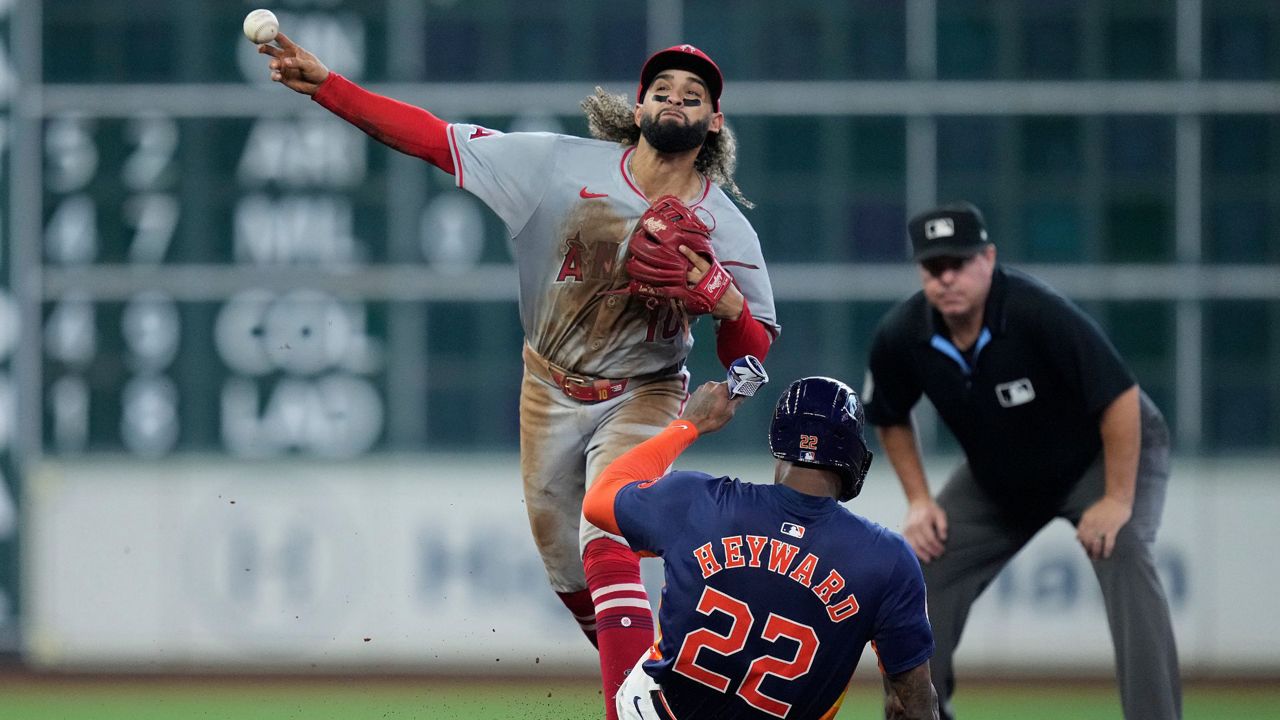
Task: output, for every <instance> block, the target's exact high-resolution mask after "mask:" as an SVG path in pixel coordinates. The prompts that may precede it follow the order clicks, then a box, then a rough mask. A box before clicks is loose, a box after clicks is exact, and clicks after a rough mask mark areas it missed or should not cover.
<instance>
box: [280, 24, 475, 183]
mask: <svg viewBox="0 0 1280 720" xmlns="http://www.w3.org/2000/svg"><path fill="white" fill-rule="evenodd" d="M276 43H277V44H278V45H279V47H276V46H275V45H259V46H258V52H260V53H262V54H264V55H270V56H271V62H269V63H268V67H269V68H270V69H271V79H272V80H274V81H275V82H278V83H280V84H281V85H284V86H285V87H287V88H289V89H290V90H293V91H294V92H299V93H302V94H303V95H309V96H311V99H312V100H315V101H316V102H317V103H319V104H320V105H321V106H323V107H324V108H326V109H327V110H329V111H330V112H332V113H333V114H334V115H337V116H338V117H340V118H342V119H343V120H346V121H347V122H349V123H351V124H352V125H355V126H356V127H358V128H360V129H361V130H363V131H364V132H366V133H368V135H369V136H370V137H372V138H373V139H375V140H377V141H378V142H380V143H383V144H384V145H387V146H389V147H391V148H394V149H396V150H399V151H400V152H402V153H405V154H407V155H413V156H414V157H420V158H422V159H423V160H426V161H427V162H429V163H431V164H432V165H435V166H436V167H438V168H440V169H441V170H444V171H445V172H447V173H449V174H450V175H452V174H453V173H454V166H453V157H452V156H451V155H450V154H449V124H448V123H446V122H445V121H443V120H441V119H440V118H438V117H436V116H435V115H432V114H431V113H429V112H427V111H426V110H423V109H422V108H420V107H415V106H413V105H409V104H407V103H402V102H400V101H399V100H393V99H391V98H389V97H384V96H382V95H378V94H376V93H371V92H369V91H368V90H365V89H364V88H362V87H360V86H359V85H356V84H355V83H353V82H351V81H350V80H348V79H346V78H345V77H343V76H341V75H339V74H338V73H335V72H332V71H330V70H329V68H327V67H325V65H324V63H322V62H320V59H319V58H317V57H316V56H315V55H312V54H311V53H309V52H307V51H306V50H305V49H303V48H302V47H301V46H300V45H298V44H296V43H294V42H293V41H292V40H290V39H289V37H288V36H287V35H285V34H284V33H279V34H278V35H276Z"/></svg>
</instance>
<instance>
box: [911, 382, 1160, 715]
mask: <svg viewBox="0 0 1280 720" xmlns="http://www.w3.org/2000/svg"><path fill="white" fill-rule="evenodd" d="M1168 480H1169V430H1168V427H1167V426H1166V425H1165V422H1164V418H1162V417H1161V416H1160V413H1159V411H1158V410H1157V409H1156V408H1155V406H1154V405H1153V404H1152V403H1151V402H1150V400H1149V399H1148V398H1147V397H1146V396H1145V395H1143V397H1142V450H1141V455H1140V457H1139V461H1138V483H1137V489H1136V496H1135V498H1134V505H1133V516H1132V517H1131V518H1130V520H1129V522H1128V523H1127V524H1126V525H1125V526H1124V527H1123V528H1121V530H1120V533H1119V535H1118V536H1117V538H1116V546H1115V550H1114V552H1113V553H1112V555H1111V557H1110V558H1108V559H1106V560H1098V561H1094V562H1093V571H1094V574H1096V575H1097V577H1098V583H1099V585H1100V587H1101V589H1102V597H1103V601H1104V604H1105V606H1106V611H1107V623H1108V625H1109V626H1110V629H1111V639H1112V642H1113V644H1114V647H1115V659H1116V676H1117V680H1118V684H1119V687H1120V702H1121V706H1122V707H1123V709H1124V716H1125V718H1126V719H1127V720H1146V719H1148V718H1149V719H1151V720H1176V719H1177V718H1181V717H1182V682H1181V679H1180V677H1179V673H1178V653H1177V648H1176V646H1175V644H1174V636H1173V624H1172V622H1171V620H1170V617H1169V602H1168V600H1167V598H1166V597H1165V593H1164V589H1163V588H1162V586H1161V584H1160V578H1159V577H1158V576H1157V574H1156V566H1155V560H1154V558H1153V555H1152V551H1151V546H1152V544H1153V543H1154V542H1155V537H1156V531H1157V529H1158V528H1159V527H1160V518H1161V515H1162V513H1163V511H1164V500H1165V490H1166V488H1167V486H1168ZM1103 490H1104V477H1103V463H1102V457H1101V454H1099V457H1098V458H1097V460H1095V461H1094V463H1093V464H1092V465H1091V466H1090V467H1089V469H1088V470H1087V471H1085V473H1084V475H1083V476H1082V477H1081V478H1080V481H1079V483H1078V484H1077V485H1076V487H1075V489H1074V490H1072V492H1071V494H1070V495H1069V496H1068V497H1067V499H1066V500H1065V501H1064V502H1063V503H1062V505H1061V507H1060V508H1059V509H1058V511H1057V517H1060V518H1064V519H1066V520H1068V521H1070V522H1071V524H1072V525H1075V524H1077V523H1078V522H1079V520H1080V516H1081V515H1082V514H1083V513H1084V511H1085V510H1086V509H1088V507H1089V506H1090V505H1092V504H1093V503H1094V502H1095V501H1096V500H1098V498H1100V497H1102V494H1103ZM937 501H938V504H939V505H940V506H941V507H942V509H943V510H945V511H946V513H947V527H948V534H947V542H946V549H945V551H944V552H943V554H942V556H941V557H939V558H937V559H935V560H933V561H932V562H930V563H921V568H922V569H923V570H924V579H925V584H926V586H927V587H928V592H929V595H928V598H929V599H928V604H929V620H930V622H931V623H932V625H933V635H934V640H935V642H936V644H937V649H936V650H935V651H934V654H933V659H932V660H931V665H930V671H931V673H932V675H933V682H934V685H935V686H936V687H937V690H938V699H939V701H940V704H941V710H942V713H941V715H942V717H943V718H945V719H946V720H954V718H955V714H954V712H953V710H952V708H951V696H952V693H954V691H955V673H954V667H953V665H952V656H953V655H954V653H955V650H956V646H957V645H958V643H959V642H960V636H961V633H962V632H963V631H964V624H965V620H966V619H967V618H968V616H969V608H970V607H971V606H972V605H973V603H974V601H975V600H977V599H978V596H979V595H980V594H981V593H982V591H983V590H985V589H986V587H987V586H988V585H989V584H990V583H991V581H992V580H994V579H995V577H996V575H997V574H999V572H1000V570H1001V568H1003V567H1004V566H1005V565H1006V564H1007V563H1008V562H1009V560H1010V559H1011V558H1013V556H1014V555H1015V554H1016V553H1017V552H1018V551H1019V550H1021V549H1022V547H1023V546H1024V545H1026V544H1027V542H1029V541H1030V540H1031V538H1032V537H1034V536H1035V534H1036V533H1037V532H1039V531H1040V529H1041V528H1042V527H1044V525H1045V524H1047V523H1041V524H1039V525H1034V524H1032V523H1025V522H1024V523H1018V522H1016V521H1011V519H1010V518H1009V516H1008V515H1007V514H1002V511H1001V508H1000V506H998V505H997V504H996V503H994V502H993V501H992V500H991V498H990V497H989V496H988V495H987V494H986V493H985V491H983V490H982V489H981V488H979V487H978V485H977V483H976V482H975V481H974V478H973V474H972V473H971V472H970V470H969V466H968V464H967V463H964V464H961V465H960V466H959V467H958V468H956V469H955V471H954V472H953V473H952V475H951V478H950V479H949V480H948V481H947V484H946V487H944V488H943V490H942V492H941V493H939V495H938V498H937ZM1005 512H1006V513H1007V511H1005ZM1081 551H1082V552H1083V549H1082V550H1081Z"/></svg>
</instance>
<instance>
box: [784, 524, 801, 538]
mask: <svg viewBox="0 0 1280 720" xmlns="http://www.w3.org/2000/svg"><path fill="white" fill-rule="evenodd" d="M782 534H783V535H790V536H791V537H793V538H802V537H804V526H803V525H797V524H795V523H782Z"/></svg>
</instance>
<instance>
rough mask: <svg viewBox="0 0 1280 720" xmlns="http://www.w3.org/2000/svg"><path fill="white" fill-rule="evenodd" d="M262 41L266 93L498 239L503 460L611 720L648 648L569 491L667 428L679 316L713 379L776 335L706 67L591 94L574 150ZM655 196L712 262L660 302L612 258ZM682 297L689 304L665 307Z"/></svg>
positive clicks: (682, 64) (684, 56)
mask: <svg viewBox="0 0 1280 720" xmlns="http://www.w3.org/2000/svg"><path fill="white" fill-rule="evenodd" d="M276 42H277V44H278V47H277V46H275V45H262V46H260V47H259V51H260V52H262V53H264V54H267V55H269V56H271V60H270V63H269V66H270V71H271V77H272V79H273V80H275V81H277V82H280V83H281V84H283V85H285V86H287V87H289V88H291V89H293V90H295V91H297V92H300V93H303V94H306V95H310V96H311V97H312V99H313V100H314V101H316V102H317V103H319V104H321V105H322V106H324V107H326V108H328V109H329V110H330V111H332V112H334V113H335V114H337V115H338V116H340V117H342V118H344V119H346V120H348V121H349V122H351V123H352V124H354V125H356V126H357V127H359V128H360V129H361V130H363V131H365V132H366V133H368V134H370V135H371V136H372V137H374V138H376V139H377V140H379V141H381V142H383V143H385V144H387V145H389V146H391V147H393V148H395V149H397V150H400V151H402V152H405V153H408V154H412V155H415V156H418V157H421V158H423V159H425V160H427V161H428V162H430V163H432V164H434V165H436V166H437V167H440V168H441V169H443V170H445V171H446V172H449V173H451V174H453V175H454V177H455V178H456V182H457V185H458V187H460V188H463V189H465V190H467V191H469V192H471V193H473V194H474V195H475V196H476V197H478V198H479V199H481V200H482V201H483V202H484V203H485V204H486V205H488V206H489V207H490V208H491V209H492V210H493V211H494V212H495V213H496V214H497V215H498V217H500V218H501V219H502V221H503V223H504V224H505V225H506V228H507V231H508V232H509V233H510V236H511V238H512V245H513V247H514V248H515V260H516V265H517V268H518V271H519V280H520V320H521V323H522V326H523V329H524V333H525V341H526V343H525V347H524V364H525V373H524V380H523V384H522V387H521V397H520V427H521V431H520V453H521V472H522V475H523V478H524V496H525V502H526V505H527V509H528V514H529V524H530V527H531V529H532V531H533V537H534V541H535V543H536V544H537V547H538V550H539V552H540V553H541V555H542V559H543V563H544V565H545V567H546V571H547V575H548V578H549V579H550V582H551V586H552V588H553V589H554V590H555V591H556V593H557V594H558V595H559V597H560V598H561V600H562V601H563V602H564V604H565V605H566V607H568V608H569V610H570V611H571V612H572V613H573V615H574V617H575V618H576V619H577V621H578V623H579V625H580V626H581V628H582V630H583V632H584V633H585V634H586V635H587V637H588V638H589V639H590V640H591V641H592V642H593V644H596V645H597V647H598V648H599V651H600V662H601V672H602V676H603V682H604V692H605V707H606V711H607V715H608V717H609V718H614V717H615V716H616V715H615V713H616V710H615V709H614V702H613V695H614V693H615V691H616V689H617V687H618V686H619V685H620V684H621V682H622V680H623V678H624V675H625V673H626V671H627V670H628V669H629V668H631V667H632V666H633V665H634V664H635V661H636V659H637V658H638V657H639V656H640V655H641V654H642V653H643V652H644V651H645V650H646V649H647V648H648V647H649V646H650V645H651V644H652V642H653V639H654V638H653V635H654V631H653V620H652V614H651V612H650V608H649V602H648V599H647V597H646V594H645V591H644V587H643V585H641V583H640V573H639V560H638V557H637V556H636V555H635V554H634V553H633V552H631V550H630V549H629V548H628V547H627V546H626V544H625V541H624V540H623V539H622V538H621V537H619V536H617V535H613V534H610V533H606V532H604V531H603V530H601V529H599V528H597V527H595V526H593V525H591V524H590V523H588V522H586V521H585V520H584V519H583V518H582V515H581V506H582V498H583V494H584V493H585V491H586V488H587V486H588V485H589V483H590V482H591V481H592V480H593V479H594V478H595V477H596V476H597V475H599V474H600V472H602V471H603V470H604V468H605V467H606V466H608V465H609V463H611V462H612V461H613V460H614V459H615V458H616V457H617V456H618V455H620V454H622V453H623V452H625V451H626V450H628V449H629V448H631V447H634V446H635V445H637V444H638V443H640V442H642V441H644V440H645V439H647V438H649V437H651V436H653V435H655V434H657V433H658V432H659V431H660V430H662V428H664V427H665V426H666V425H667V424H668V423H669V422H671V421H672V420H674V419H676V418H677V417H678V416H679V414H680V411H681V408H682V405H683V403H684V401H685V400H686V398H687V397H688V391H687V388H688V374H687V372H686V370H685V369H684V361H685V358H686V357H687V356H688V354H689V351H690V348H691V346H692V345H693V336H692V334H691V332H690V326H691V325H692V323H693V322H695V321H696V320H697V315H696V313H699V312H701V313H706V312H708V311H709V314H711V315H712V316H713V318H714V322H715V323H716V345H717V351H718V354H719V357H720V358H721V360H722V361H723V362H724V363H725V364H726V365H728V363H729V362H731V361H732V360H733V359H735V358H738V357H742V356H744V355H754V356H756V357H757V358H761V359H763V358H764V356H765V354H766V353H767V351H768V349H769V345H770V343H771V342H772V340H773V339H774V338H775V337H776V336H777V334H778V332H779V327H778V324H777V321H776V319H775V313H774V303H773V292H772V288H771V287H770V283H769V277H768V274H767V272H766V269H765V263H764V259H763V257H762V254H761V251H760V244H759V240H758V239H757V237H756V234H755V232H754V230H752V228H751V225H750V224H749V223H748V222H747V220H746V219H745V218H744V217H743V215H742V213H741V212H740V211H739V210H738V208H737V206H735V204H734V203H733V202H732V201H731V200H730V199H729V197H728V196H727V195H726V192H725V190H724V189H723V188H728V190H729V192H730V193H732V194H733V195H735V197H737V198H738V199H739V201H741V202H744V203H745V201H744V200H743V199H742V197H741V193H740V192H739V191H738V189H737V186H736V185H735V184H734V182H733V178H732V169H733V163H734V158H733V142H732V138H731V136H730V135H729V134H728V130H727V129H726V128H725V127H724V116H723V115H722V114H721V113H720V112H719V99H720V93H721V90H722V88H723V84H724V82H723V78H722V76H721V73H720V70H719V68H718V67H717V66H716V65H715V63H714V62H713V61H712V60H711V58H709V57H708V56H707V55H706V54H704V53H703V52H702V51H700V50H698V49H697V48H694V47H692V46H690V45H680V46H676V47H672V48H668V49H666V50H662V51H660V52H658V53H655V54H654V55H653V56H652V57H650V58H649V60H648V61H647V62H646V63H645V65H644V67H643V69H642V71H641V77H640V83H639V88H638V91H637V94H636V98H635V102H634V103H632V102H631V101H630V100H628V99H626V98H625V97H622V96H610V95H607V94H605V93H604V92H603V91H601V90H599V89H597V91H596V94H595V95H594V96H593V97H589V98H588V99H587V100H586V101H584V103H583V106H584V109H585V110H586V111H587V114H588V120H589V122H590V125H591V128H592V132H593V135H596V136H597V138H598V139H585V138H579V137H570V136H565V135H559V134H553V133H510V134H504V133H501V132H498V131H495V130H491V129H488V128H484V127H481V126H478V125H470V124H463V123H455V124H450V123H446V122H445V121H443V120H440V119H439V118H436V117H435V116H434V115H432V114H430V113H429V112H427V111H426V110H423V109H421V108H417V107H413V106H410V105H406V104H404V103H400V102H398V101H395V100H392V99H390V98H386V97H383V96H379V95H376V94H374V93H370V92H368V91H366V90H364V89H362V88H360V87H358V86H357V85H355V84H354V83H352V82H351V81H349V80H347V79H345V78H343V77H342V76H340V75H339V74H338V73H335V72H330V71H329V70H328V69H327V68H326V67H325V66H324V65H323V64H322V63H321V62H320V61H319V60H318V59H316V57H315V56H314V55H312V54H311V53H309V52H307V51H306V50H304V49H302V48H301V47H299V46H297V45H296V44H294V43H293V42H292V41H291V40H290V39H289V38H288V37H287V36H285V35H284V34H281V35H279V36H278V37H277V40H276ZM659 199H663V200H664V201H665V202H664V203H663V204H664V205H666V206H667V207H675V208H676V211H675V213H676V214H675V216H673V217H675V219H677V220H679V221H681V222H684V223H692V224H693V225H697V226H698V227H699V228H702V229H703V230H705V231H706V233H705V234H707V235H709V238H710V245H711V247H712V248H713V252H711V253H706V254H701V255H700V254H697V253H694V252H692V251H691V250H689V249H688V248H681V250H680V251H681V252H683V253H684V255H685V256H686V259H687V263H688V264H687V277H685V278H683V281H682V282H681V287H679V288H674V289H672V288H666V289H664V288H657V289H654V288H651V287H649V286H647V285H644V284H642V283H636V282H635V281H634V278H633V277H632V276H631V275H629V273H628V259H629V258H631V257H632V256H631V255H629V253H628V250H629V246H630V245H633V244H635V243H637V242H643V241H646V239H645V238H644V237H641V236H640V235H641V233H642V231H643V230H644V228H643V227H639V226H642V225H643V226H645V227H647V228H648V229H649V230H655V229H662V230H669V229H670V228H669V225H670V223H667V222H665V220H668V219H671V217H667V218H654V219H647V220H646V222H645V223H639V222H638V221H639V220H641V219H642V218H650V215H648V213H651V212H652V211H651V210H650V208H651V205H652V206H656V205H658V204H659V203H657V202H655V201H658V200H659ZM690 216H693V217H692V218H691V217H690ZM676 224H679V223H676ZM637 238H639V239H637ZM677 240H678V238H677ZM677 244H683V243H677ZM688 246H689V247H693V243H692V242H690V243H688ZM681 262H682V263H683V262H685V261H684V260H682V261H681ZM680 272H681V274H682V275H684V274H685V266H684V265H681V269H680ZM720 278H723V279H724V280H726V281H728V280H731V282H719V279H720ZM685 282H687V283H688V286H687V287H686V286H685ZM637 287H639V290H637ZM708 287H711V290H710V291H709V292H707V293H704V292H702V291H703V290H704V289H707V288H708ZM688 293H695V294H698V296H699V299H700V301H699V302H697V303H692V302H686V301H682V300H680V299H677V298H680V297H686V295H687V294H688Z"/></svg>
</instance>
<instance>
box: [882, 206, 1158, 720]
mask: <svg viewBox="0 0 1280 720" xmlns="http://www.w3.org/2000/svg"><path fill="white" fill-rule="evenodd" d="M908 232H909V234H910V236H911V246H912V252H913V260H914V261H915V262H916V263H917V265H918V268H919V271H920V282H921V285H922V288H923V289H922V291H921V292H917V293H916V294H914V295H912V296H911V297H910V298H908V299H907V300H905V301H903V302H902V303H900V304H898V305H897V306H895V307H894V308H893V309H891V310H890V311H889V312H888V313H887V314H886V315H885V316H884V318H883V319H882V320H881V322H880V326H879V328H878V329H877V331H876V335H875V340H874V341H873V343H872V347H871V358H870V362H869V372H868V376H867V387H866V388H865V389H864V391H863V399H864V402H865V403H866V412H867V419H868V420H869V421H870V422H871V423H872V424H873V425H875V426H876V431H877V434H878V436H879V438H880V443H881V445H882V446H883V447H884V450H885V453H886V454H887V455H888V457H889V461H890V463H891V464H892V465H893V469H894V471H895V472H896V473H897V475H898V479H899V481H900V482H901V483H902V489H903V491H904V492H905V493H906V496H907V503H908V510H907V519H906V523H905V525H904V528H903V535H905V536H906V538H907V541H908V542H909V543H910V544H911V547H912V548H913V549H914V550H915V552H916V555H918V556H919V558H920V560H921V561H922V563H923V570H924V577H925V583H926V585H927V587H928V589H929V596H928V607H929V618H930V620H931V622H932V623H933V631H934V636H935V638H936V642H937V650H936V651H935V653H934V655H933V660H932V663H933V665H932V676H933V679H934V682H935V683H936V684H937V686H938V694H939V697H940V699H941V701H942V710H943V713H942V714H943V717H945V718H953V717H954V714H953V712H952V709H951V702H950V700H951V695H952V692H953V691H954V690H955V674H954V671H953V667H952V656H953V654H954V653H955V649H956V645H957V643H958V642H959V640H960V635H961V633H962V631H963V630H964V623H965V619H966V618H967V617H968V615H969V608H970V606H972V605H973V603H974V601H975V600H976V599H977V598H978V595H979V594H981V593H982V591H983V589H985V588H986V587H987V585H989V584H990V583H991V581H992V580H993V579H994V578H995V577H996V575H997V574H998V573H999V572H1000V569H1001V568H1003V567H1004V566H1005V564H1006V563H1007V562H1009V560H1010V559H1011V558H1012V557H1013V556H1014V555H1015V554H1016V553H1017V552H1018V551H1019V550H1020V549H1022V547H1023V546H1024V545H1026V544H1027V542H1029V541H1030V540H1031V538H1032V537H1034V536H1035V534H1036V533H1037V532H1039V531H1040V529H1041V528H1043V527H1044V526H1045V525H1046V524H1048V523H1049V522H1050V521H1051V520H1053V519H1054V518H1056V517H1060V518H1065V519H1066V520H1068V521H1070V522H1071V523H1072V524H1073V525H1075V527H1076V539H1077V540H1078V541H1079V542H1080V544H1081V545H1082V546H1083V548H1084V550H1085V552H1086V553H1088V555H1089V558H1090V559H1091V560H1092V563H1093V570H1094V573H1095V574H1096V575H1097V577H1098V583H1099V585H1100V586H1101V588H1102V596H1103V598H1104V601H1105V605H1106V610H1107V622H1108V624H1109V626H1110V628H1111V638H1112V642H1113V643H1114V645H1115V657H1116V668H1117V675H1118V680H1119V686H1120V700H1121V704H1122V705H1123V707H1124V714H1125V717H1126V718H1128V719H1129V720H1135V719H1137V718H1159V719H1161V720H1164V719H1166V718H1179V717H1181V716H1182V688H1181V682H1180V679H1179V677H1178V658H1177V649H1176V647H1175V645H1174V637H1173V627H1172V624H1171V622H1170V620H1169V603H1168V600H1167V599H1166V598H1165V594H1164V591H1163V589H1162V588H1161V586H1160V579H1159V577H1157V575H1156V569H1155V563H1154V561H1153V559H1152V552H1151V545H1152V543H1153V542H1154V541H1155V536H1156V530H1157V528H1158V527H1159V526H1160V516H1161V513H1162V511H1163V509H1164V499H1165V488H1166V486H1167V483H1168V477H1169V431H1168V428H1167V426H1166V425H1165V422H1164V418H1163V417H1162V416H1161V415H1160V411H1159V410H1158V409H1156V407H1155V405H1154V404H1153V403H1152V402H1151V399H1150V398H1148V397H1147V395H1146V394H1145V393H1143V392H1141V391H1140V390H1139V388H1138V386H1137V384H1136V382H1135V381H1134V377H1133V374H1132V373H1131V372H1130V371H1129V369H1128V368H1127V367H1126V366H1125V364H1124V362H1123V361H1122V360H1121V359H1120V356H1119V355H1118V353H1117V352H1116V349H1115V348H1114V347H1113V346H1112V345H1111V343H1110V341H1108V340H1107V338H1106V337H1105V336H1104V335H1103V334H1102V331H1101V329H1099V328H1098V326H1097V325H1096V324H1094V322H1093V321H1092V320H1091V319H1090V318H1089V317H1088V316H1087V315H1085V314H1084V312H1083V311H1081V310H1080V309H1079V308H1078V307H1076V306H1075V305H1074V304H1072V303H1071V302H1070V301H1069V300H1067V299H1066V298H1064V297H1063V296H1061V295H1059V294H1058V293H1057V292H1055V291H1054V290H1052V289H1050V288H1049V287H1047V286H1046V285H1044V284H1043V283H1041V282H1040V281H1038V280H1036V279H1035V278H1033V277H1031V276H1029V275H1026V274H1024V273H1021V272H1018V271H1016V270H1013V269H1009V268H1005V267H1002V266H1000V265H998V264H997V263H996V248H995V245H994V244H992V243H991V242H990V241H989V240H988V239H987V231H986V228H985V226H984V223H983V220H982V214H981V212H979V211H978V209H977V208H975V207H974V206H972V205H970V204H968V203H958V204H954V205H946V206H943V207H939V208H936V209H933V210H930V211H928V212H925V213H922V214H920V215H918V216H916V217H914V218H912V219H911V221H910V222H909V223H908ZM922 393H923V394H924V395H926V396H928V398H929V400H930V401H931V402H932V403H933V405H934V407H936V408H937V411H938V414H939V416H940V417H941V418H942V420H943V421H944V422H945V423H946V425H947V427H948V428H949V429H950V430H951V432H952V434H954V435H955V437H956V439H957V440H958V441H959V442H960V446H961V447H962V448H963V450H964V455H965V461H964V462H963V463H961V464H960V466H959V467H957V468H955V470H954V471H953V472H952V473H951V477H950V479H949V480H948V481H947V484H946V486H945V487H943V489H942V492H940V493H939V494H938V496H937V498H936V499H935V498H934V497H933V496H932V495H931V493H930V491H929V484H928V481H927V480H926V479H925V474H924V467H923V463H922V461H921V457H920V451H919V446H918V445H917V443H916V436H915V431H914V429H913V426H912V421H911V409H912V407H913V406H914V405H915V404H916V401H917V400H919V399H920V395H921V394H922Z"/></svg>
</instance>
